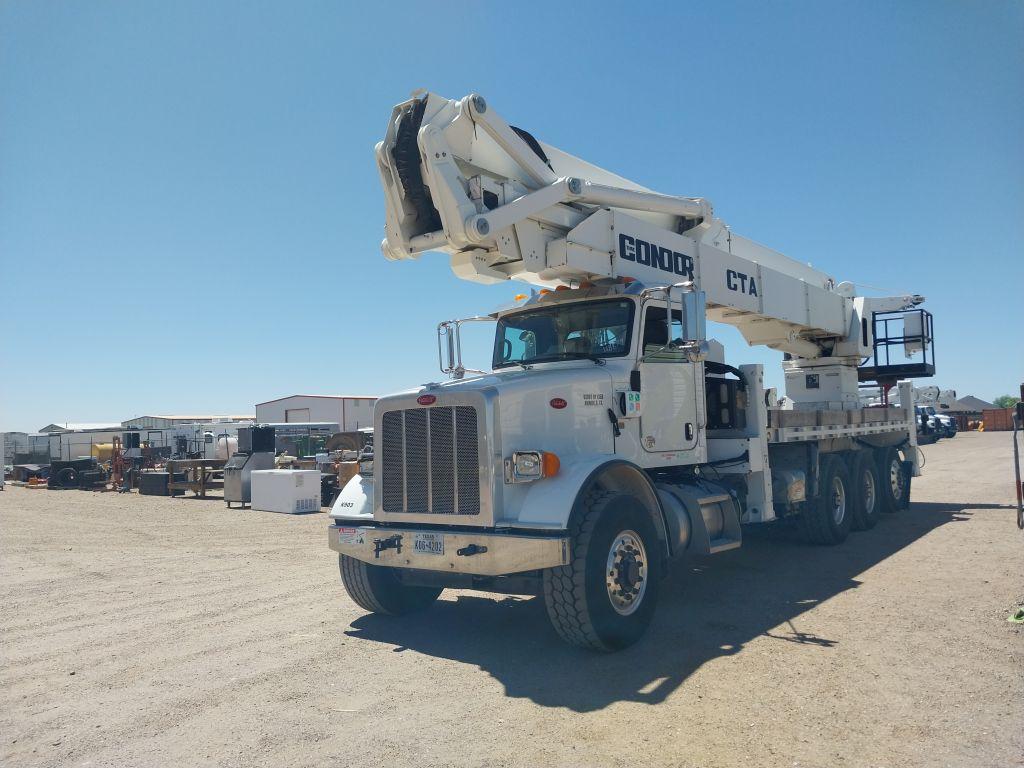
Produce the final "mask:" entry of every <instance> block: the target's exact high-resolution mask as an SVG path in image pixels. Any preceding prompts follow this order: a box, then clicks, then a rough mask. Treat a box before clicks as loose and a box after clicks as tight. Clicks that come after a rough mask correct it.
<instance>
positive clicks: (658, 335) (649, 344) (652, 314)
mask: <svg viewBox="0 0 1024 768" xmlns="http://www.w3.org/2000/svg"><path fill="white" fill-rule="evenodd" d="M682 334H683V318H682V313H681V312H680V311H679V310H678V309H675V310H672V327H671V328H669V327H668V312H666V311H665V307H657V306H654V307H648V308H647V310H646V311H645V312H644V330H643V344H642V345H641V347H640V353H641V354H647V353H649V352H653V351H654V350H655V349H657V348H659V347H664V346H667V345H668V343H669V341H675V340H677V339H680V338H682Z"/></svg>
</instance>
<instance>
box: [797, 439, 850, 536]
mask: <svg viewBox="0 0 1024 768" xmlns="http://www.w3.org/2000/svg"><path fill="white" fill-rule="evenodd" d="M852 509H853V498H852V494H851V485H850V472H849V470H848V469H847V467H846V463H845V462H844V461H843V460H842V458H841V457H840V456H838V455H827V456H822V457H821V461H820V464H819V469H818V495H817V497H816V498H814V499H812V500H811V501H810V502H809V503H807V504H805V505H804V510H803V512H802V513H801V514H800V530H801V532H802V533H803V537H804V539H805V540H806V541H807V542H809V543H811V544H841V543H842V542H844V541H846V536H847V534H849V532H850V524H851V523H852V521H853V514H852Z"/></svg>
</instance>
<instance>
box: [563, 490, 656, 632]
mask: <svg viewBox="0 0 1024 768" xmlns="http://www.w3.org/2000/svg"><path fill="white" fill-rule="evenodd" d="M571 532H572V560H571V561H570V563H569V564H568V565H564V566H559V567H557V568H548V569H547V570H545V571H544V603H545V605H546V606H547V609H548V617H549V618H550V619H551V623H552V625H553V626H554V628H555V631H556V632H558V634H559V635H560V636H561V637H562V639H563V640H565V641H566V642H568V643H571V644H572V645H577V646H580V647H582V648H589V649H591V650H596V651H606V652H607V651H617V650H621V649H622V648H626V647H628V646H630V645H632V644H633V643H635V642H636V641H637V640H639V639H640V638H641V636H642V635H643V634H644V632H645V631H646V630H647V626H648V625H649V624H650V623H651V617H652V616H653V615H654V609H655V606H656V604H657V599H658V583H659V581H660V580H661V575H662V573H661V571H662V558H661V556H660V550H659V547H660V546H661V544H660V542H659V540H658V535H657V531H656V530H655V528H654V524H653V522H652V521H651V516H650V514H649V513H648V511H647V509H646V508H645V507H644V505H643V503H641V502H640V500H639V499H637V498H636V497H635V496H633V495H631V494H628V493H620V492H616V491H591V492H589V493H588V494H587V496H586V498H585V500H584V502H583V509H582V513H581V514H580V515H578V516H577V519H576V520H575V521H574V522H573V524H572V527H571Z"/></svg>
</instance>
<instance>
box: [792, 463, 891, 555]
mask: <svg viewBox="0 0 1024 768" xmlns="http://www.w3.org/2000/svg"><path fill="white" fill-rule="evenodd" d="M909 502H910V473H909V472H908V471H907V468H906V465H905V464H904V463H903V461H902V459H901V458H900V454H899V451H897V450H896V449H895V448H881V449H864V450H860V451H854V452H846V453H832V454H827V455H825V456H822V457H821V459H820V461H819V464H818V495H817V497H816V498H814V499H810V500H808V502H807V503H806V505H805V508H804V510H803V512H802V513H801V515H800V523H799V524H800V529H801V532H802V533H803V536H804V538H805V539H806V540H807V541H809V542H811V543H813V544H840V543H842V542H843V541H845V540H846V537H847V535H848V534H849V532H850V531H851V530H856V531H864V530H868V529H870V528H874V527H875V525H876V524H877V523H878V520H879V518H880V517H881V514H882V513H883V512H895V511H897V510H899V509H905V508H906V507H907V505H908V504H909Z"/></svg>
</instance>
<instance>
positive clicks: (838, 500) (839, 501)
mask: <svg viewBox="0 0 1024 768" xmlns="http://www.w3.org/2000/svg"><path fill="white" fill-rule="evenodd" d="M844 517H846V489H845V488H844V487H843V481H842V479H840V478H838V477H833V478H832V520H833V521H834V522H835V524H836V525H841V524H842V522H843V518H844Z"/></svg>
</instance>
